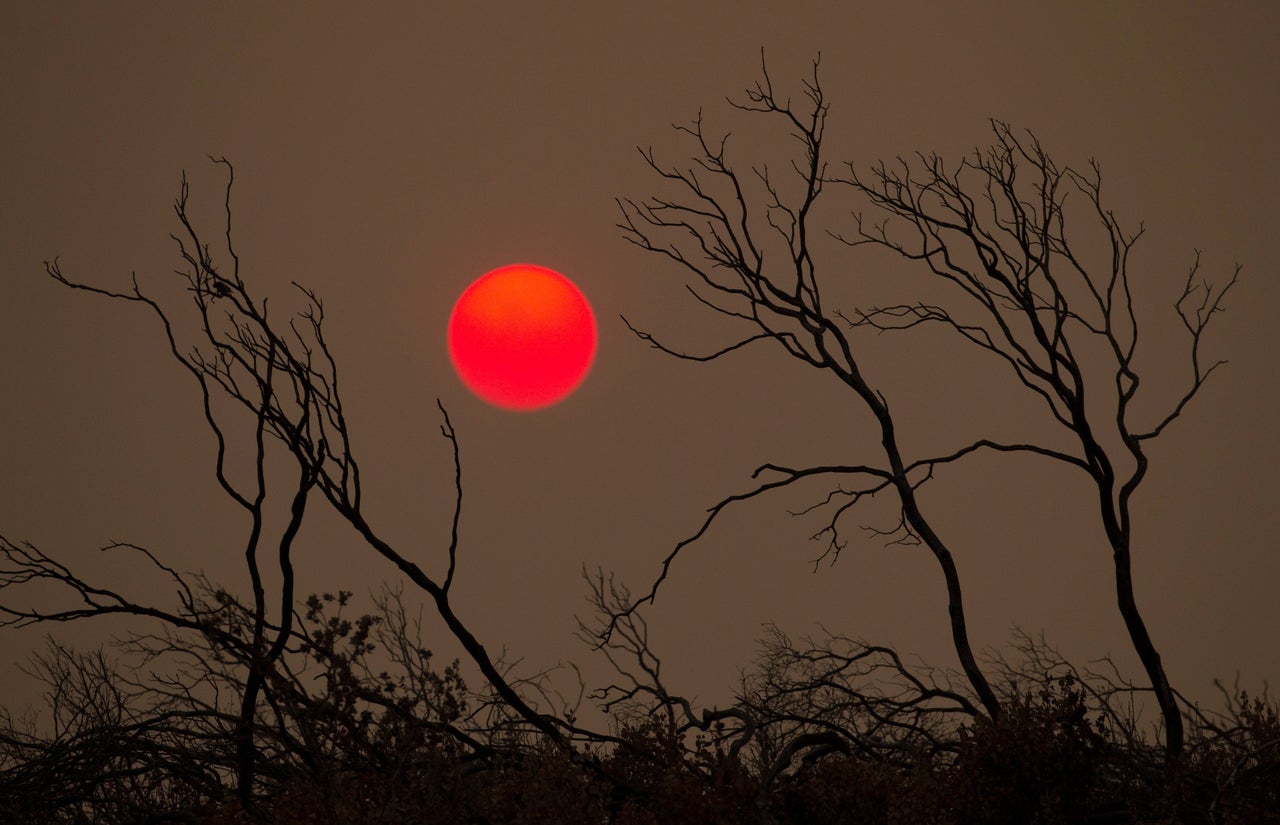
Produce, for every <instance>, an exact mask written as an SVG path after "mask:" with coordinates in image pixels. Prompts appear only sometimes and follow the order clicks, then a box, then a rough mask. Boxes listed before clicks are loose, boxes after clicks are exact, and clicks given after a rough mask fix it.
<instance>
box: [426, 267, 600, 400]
mask: <svg viewBox="0 0 1280 825" xmlns="http://www.w3.org/2000/svg"><path fill="white" fill-rule="evenodd" d="M595 354H596V320H595V316H594V315H593V314H592V312H591V305H590V304H588V303H587V299H586V298H585V297H584V296H583V294H582V292H581V291H580V290H579V289H578V288H577V287H576V286H574V285H573V282H572V281H570V280H569V279H568V278H566V277H565V276H563V275H561V274H560V273H559V272H555V271H554V270H551V269H547V268H546V267H541V266H533V265H532V264H512V265H511V266H504V267H500V268H498V269H495V270H493V271H492V272H488V273H485V274H484V275H482V276H480V277H479V278H477V279H476V281H475V282H474V283H473V284H471V286H469V287H467V289H466V291H464V292H463V293H462V297H460V298H458V302H457V303H456V304H454V306H453V314H452V315H450V316H449V358H450V359H451V360H452V361H453V367H454V369H455V370H457V372H458V377H459V378H461V379H462V383H464V384H466V385H467V388H468V389H470V390H471V391H472V392H473V393H475V394H476V395H477V396H479V397H480V398H482V399H484V400H485V401H488V402H489V403H490V404H493V405H495V406H498V407H502V408H504V409H508V410H536V409H541V408H543V407H548V406H550V405H552V404H555V403H556V402H558V401H561V400H563V399H564V398H565V397H566V396H568V395H569V394H570V393H571V392H573V391H574V390H575V389H577V387H578V385H579V384H581V383H582V380H583V379H584V378H586V376H587V371H588V370H589V369H590V368H591V362H592V359H594V358H595Z"/></svg>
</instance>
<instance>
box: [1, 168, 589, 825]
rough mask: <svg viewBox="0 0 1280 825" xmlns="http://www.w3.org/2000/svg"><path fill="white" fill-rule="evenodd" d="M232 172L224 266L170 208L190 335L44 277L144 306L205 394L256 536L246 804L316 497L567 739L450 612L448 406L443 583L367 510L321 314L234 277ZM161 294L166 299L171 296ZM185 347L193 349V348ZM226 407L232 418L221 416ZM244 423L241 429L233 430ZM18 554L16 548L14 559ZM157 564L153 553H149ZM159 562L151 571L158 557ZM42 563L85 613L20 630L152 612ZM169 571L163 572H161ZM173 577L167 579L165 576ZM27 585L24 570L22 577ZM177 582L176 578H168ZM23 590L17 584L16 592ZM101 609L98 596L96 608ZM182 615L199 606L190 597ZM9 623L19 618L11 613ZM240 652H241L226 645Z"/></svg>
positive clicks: (526, 710)
mask: <svg viewBox="0 0 1280 825" xmlns="http://www.w3.org/2000/svg"><path fill="white" fill-rule="evenodd" d="M215 162H216V163H218V164H220V165H222V166H224V167H225V168H226V169H227V172H228V181H227V185H226V192H225V198H224V207H225V213H226V227H225V232H224V245H225V251H226V261H227V263H226V264H225V265H224V264H222V263H219V262H218V261H216V260H215V256H214V254H213V253H212V252H211V249H210V247H209V245H208V244H207V243H206V242H205V241H204V240H202V238H201V236H200V234H199V233H198V231H197V229H196V227H195V226H194V225H193V223H192V220H191V217H190V214H189V212H188V196H189V186H188V183H187V179H186V176H185V175H184V176H183V179H182V186H181V192H180V195H179V197H178V199H177V201H176V203H175V205H174V210H175V213H176V215H177V218H178V221H179V223H180V224H181V226H182V230H183V232H182V234H181V235H173V236H172V237H173V238H174V240H175V241H176V242H177V243H178V248H179V252H180V254H181V256H182V259H183V261H184V263H185V269H183V270H181V271H179V272H178V275H179V277H181V278H182V279H184V281H185V284H186V291H187V292H188V293H189V295H190V300H191V302H192V304H193V306H194V309H195V315H194V319H195V323H194V332H193V331H192V330H191V329H188V328H187V327H188V326H190V324H186V325H184V321H183V315H182V311H181V309H180V307H179V306H174V305H172V302H169V301H168V300H167V299H165V298H161V297H155V295H153V293H151V292H149V291H147V290H145V289H144V288H143V287H142V286H141V285H140V284H139V282H138V280H137V277H136V276H135V277H134V279H133V285H132V288H131V289H130V290H129V291H123V292H122V291H115V290H111V289H107V288H104V287H100V286H96V285H92V284H89V283H85V282H81V281H78V280H73V279H72V278H69V277H68V276H67V275H65V274H64V272H63V270H62V268H61V266H60V265H59V263H58V261H57V260H53V261H51V262H47V263H46V265H45V266H46V270H47V272H48V274H49V275H50V277H52V278H53V279H55V280H56V281H58V282H59V283H62V284H64V285H66V286H68V287H71V288H73V289H77V290H83V291H87V292H91V293H94V294H96V295H100V296H104V297H108V298H112V299H117V300H121V301H126V302H129V303H136V304H141V305H143V306H145V307H146V308H148V309H149V310H150V311H151V312H152V313H153V314H154V315H155V316H156V317H157V318H158V319H159V321H160V322H161V325H162V326H163V329H164V332H165V335H166V337H167V340H168V345H169V349H170V352H171V353H172V355H173V357H174V359H175V360H176V361H177V362H178V363H179V364H180V365H181V366H182V367H183V368H184V369H186V370H187V372H188V373H190V374H191V376H192V377H193V378H194V379H195V381H196V383H197V385H198V386H199V388H200V392H201V396H202V399H203V407H204V415H205V419H206V422H207V424H208V427H209V429H210V430H211V431H212V433H213V434H214V436H215V438H216V441H217V454H216V460H215V472H216V475H217V479H218V482H219V484H220V485H221V487H222V489H223V491H224V492H225V493H226V494H227V495H228V496H229V497H230V498H231V499H232V500H233V501H234V502H235V503H236V504H237V505H239V506H240V507H241V508H242V509H243V510H244V511H245V512H246V513H247V515H248V519H249V527H248V531H247V533H248V535H247V537H246V544H245V551H244V555H245V563H246V566H247V568H248V572H249V577H250V583H251V587H252V592H253V611H252V615H253V617H254V618H253V632H252V636H251V639H250V640H249V641H248V645H249V648H248V654H249V655H247V656H246V661H247V663H248V667H249V673H248V677H247V679H246V682H245V686H244V692H243V696H242V702H241V708H240V723H239V726H238V742H237V752H238V754H239V757H238V762H239V769H238V774H239V778H238V781H239V787H240V794H241V798H242V801H243V802H244V804H245V805H246V807H248V806H249V805H250V804H251V802H252V786H253V781H252V780H253V761H254V746H253V741H252V730H253V725H252V720H253V718H254V714H255V710H256V708H257V705H258V700H259V696H260V693H261V691H262V688H263V682H264V679H265V678H266V675H267V674H268V672H270V670H271V668H272V665H273V663H275V662H276V661H277V660H278V659H279V658H280V656H281V654H282V653H283V651H284V649H285V646H286V645H287V643H288V641H289V639H290V638H291V635H292V632H293V628H292V624H293V620H294V604H295V594H294V576H293V565H292V561H291V551H292V547H293V543H294V540H295V538H296V537H297V534H298V531H299V529H300V528H301V526H302V524H303V520H304V518H305V516H306V512H307V506H308V503H309V502H310V501H311V499H312V498H313V497H314V496H315V495H316V494H318V495H319V496H320V497H321V498H322V499H323V500H324V501H326V502H327V503H328V504H329V505H330V506H331V507H332V508H333V510H334V511H336V512H337V513H338V514H339V515H340V516H341V517H342V518H343V519H344V520H345V521H346V522H347V523H348V524H350V525H351V527H352V528H353V529H354V530H355V531H356V532H357V533H358V534H359V535H360V536H361V538H362V539H363V540H364V541H365V543H366V544H367V545H368V546H369V548H371V549H372V550H373V551H374V552H376V553H377V554H378V555H380V556H382V557H383V558H385V559H386V560H388V561H389V562H391V563H392V564H393V565H394V566H395V567H396V568H397V569H398V570H399V571H400V573H402V574H403V575H404V576H405V577H406V578H407V579H408V580H409V581H410V582H412V583H413V585H414V586H415V587H417V588H418V589H420V590H421V591H422V592H424V593H425V594H426V595H427V596H429V597H430V599H431V600H432V602H433V603H434V605H435V608H436V612H437V613H438V614H439V616H440V618H441V619H443V621H444V623H445V625H446V626H447V627H448V629H449V631H450V632H451V633H452V634H453V636H454V637H455V638H456V639H457V640H458V641H459V642H460V643H461V645H462V647H463V648H464V649H465V650H466V652H467V654H468V655H469V656H470V658H471V659H472V660H473V661H474V662H475V664H476V666H477V667H478V668H479V669H480V671H481V673H482V674H483V675H484V678H485V679H486V680H487V681H488V683H489V684H490V685H491V686H492V687H493V689H494V691H495V692H496V693H497V695H498V697H499V698H500V699H501V701H502V702H503V703H504V704H505V706H506V707H508V708H509V709H510V710H511V711H512V712H513V713H515V714H516V716H517V717H518V718H520V719H521V720H523V722H524V723H525V724H527V725H528V726H530V728H531V729H532V730H535V731H537V732H539V733H540V734H542V735H545V736H547V737H550V738H551V739H552V740H553V741H557V742H559V741H562V740H564V738H565V734H566V732H567V729H566V726H565V723H564V722H563V721H562V720H560V719H558V718H557V717H554V716H551V715H548V714H544V713H542V712H540V711H538V710H536V709H535V708H534V707H532V706H531V705H530V704H529V701H528V700H527V699H526V698H525V697H523V696H521V695H520V693H519V691H517V690H516V688H515V687H513V685H512V684H511V682H510V678H509V676H508V675H506V674H504V673H503V672H502V670H501V668H500V666H499V664H498V663H496V662H495V660H494V659H493V658H492V657H491V656H490V655H489V653H488V652H487V651H486V650H485V648H484V646H483V645H482V644H481V643H480V641H479V640H478V639H477V638H476V637H475V636H474V635H473V634H472V632H471V631H470V630H469V629H468V627H467V626H466V624H465V623H464V622H463V620H462V619H461V617H459V616H458V614H457V612H456V611H455V609H454V606H453V604H452V602H451V601H450V594H451V589H452V586H453V583H454V580H455V576H456V574H457V569H458V551H459V548H458V525H459V520H460V518H461V508H462V465H461V462H460V459H459V450H458V440H457V437H456V435H455V432H454V429H453V426H452V423H451V422H450V420H449V416H448V413H447V412H446V411H445V410H444V407H443V406H442V405H441V406H440V414H441V416H442V418H443V423H442V424H441V433H442V435H443V436H444V438H445V439H447V440H448V441H449V442H450V444H451V446H452V449H453V459H454V481H455V499H454V510H453V517H452V522H451V528H450V532H449V535H448V536H447V539H446V540H445V541H444V542H442V546H441V552H440V557H441V559H442V560H444V561H445V562H446V567H445V572H444V575H443V577H437V576H433V575H430V574H428V573H427V572H426V571H424V570H423V568H422V567H420V566H419V565H418V564H417V563H415V562H414V561H411V560H410V558H409V557H408V556H407V555H405V554H404V553H403V552H401V551H400V550H399V549H397V548H396V547H395V546H394V545H393V544H392V543H391V542H390V541H389V540H387V539H385V538H384V537H383V536H382V535H381V534H379V532H378V531H377V530H376V528H375V527H374V526H373V525H371V524H370V523H369V522H368V520H367V519H366V517H365V515H364V510H363V508H362V498H361V497H362V486H361V479H360V465H359V463H358V461H357V458H356V455H355V453H354V451H353V448H352V444H351V433H350V430H349V427H348V422H347V418H346V415H345V412H344V408H343V403H342V398H341V394H340V384H339V379H338V368H337V363H336V361H335V360H334V358H333V355H332V353H331V351H330V349H329V345H328V343H327V342H326V340H325V337H324V330H323V321H324V307H323V304H322V303H321V301H320V299H319V298H318V297H317V296H316V295H315V293H314V292H312V291H311V290H309V289H307V288H306V287H303V286H301V285H299V284H297V283H296V282H295V284H294V286H295V287H296V288H297V289H298V290H299V292H300V293H301V295H302V297H303V299H304V302H305V305H304V308H303V309H302V310H301V311H300V312H299V313H297V314H296V315H295V316H293V317H290V318H288V319H287V320H286V321H285V322H284V324H283V325H279V324H277V322H276V321H275V319H274V317H273V316H271V315H270V314H269V312H268V302H267V300H266V299H258V298H256V297H255V296H254V295H253V294H252V293H251V292H250V290H249V289H248V287H247V286H246V283H245V281H244V280H243V279H242V277H241V273H240V258H239V256H238V255H237V253H236V251H235V247H234V244H233V239H232V224H231V191H232V185H233V183H234V170H233V169H232V166H231V164H230V163H229V162H228V161H227V160H225V159H216V160H215ZM156 294H163V291H161V292H160V293H156ZM188 338H191V339H194V340H193V341H191V342H188V340H187V339H188ZM226 401H230V402H231V405H230V409H228V406H227V405H226V403H225V402H226ZM237 416H239V418H237ZM246 420H247V421H249V422H252V424H251V426H252V439H253V445H254V450H255V462H254V471H253V473H252V478H251V480H250V481H249V482H248V483H244V482H243V481H236V480H234V479H233V478H232V477H231V474H230V473H228V470H227V453H228V442H229V440H230V439H232V438H233V436H231V435H230V434H229V433H230V431H231V429H232V428H235V427H236V426H243V425H244V423H245V421H246ZM271 445H279V446H281V447H283V451H284V453H285V454H287V455H288V456H289V457H290V458H291V459H292V462H293V464H294V466H295V469H296V480H295V481H293V482H292V483H291V484H290V485H289V487H288V489H289V490H291V493H290V497H291V503H290V507H289V516H288V519H287V522H286V524H285V526H284V528H283V529H282V530H281V531H280V532H279V534H278V535H277V536H275V537H274V538H271V537H268V536H267V535H266V533H265V527H264V521H265V519H264V502H265V501H266V497H267V491H268V487H269V486H270V485H271V484H272V483H274V481H275V480H274V478H272V477H271V473H270V472H269V470H268V453H269V451H270V449H271ZM269 543H274V545H275V547H276V555H277V563H278V565H279V570H280V575H281V582H282V584H281V588H280V592H279V594H278V602H277V606H276V609H275V611H274V612H275V614H276V619H275V622H274V624H273V623H272V622H271V621H269V615H270V614H271V612H272V611H271V610H270V608H269V606H268V603H267V596H266V592H265V590H264V587H263V582H262V573H261V568H260V565H261V559H260V554H261V553H262V552H263V551H264V550H265V549H266V548H267V546H268V544H269ZM12 549H20V548H12ZM148 555H150V554H148ZM152 560H153V561H156V560H155V559H154V557H153V558H152ZM20 562H21V563H23V564H30V563H35V564H37V566H39V565H46V566H45V567H43V568H41V570H42V572H40V573H38V574H35V575H44V576H51V577H53V578H59V577H61V579H62V580H63V581H64V582H65V583H68V584H71V585H72V586H73V587H74V588H76V589H78V590H79V591H80V592H81V594H82V595H84V596H85V598H86V601H88V603H89V604H88V606H87V607H85V608H82V609H80V610H78V611H73V612H71V613H63V614H58V615H54V616H43V615H38V614H35V613H27V614H23V615H17V616H13V618H14V619H16V620H18V621H25V622H29V621H53V620H66V619H70V618H81V617H85V616H91V615H102V614H104V613H110V612H118V611H125V612H134V613H138V612H143V613H146V612H147V611H146V610H143V609H141V608H139V607H138V606H137V605H132V604H129V603H127V600H125V599H123V598H122V597H120V596H118V595H116V594H103V593H102V592H101V591H96V590H95V589H94V588H92V587H90V586H89V585H87V583H83V582H80V581H79V580H77V579H73V578H72V577H71V574H70V572H69V571H66V570H64V569H54V568H51V567H49V566H47V565H49V564H53V562H52V560H50V559H48V558H47V557H45V558H43V559H36V560H35V561H34V562H33V561H32V559H25V560H22V559H20ZM156 563H157V564H159V562H158V561H156ZM164 569H165V570H169V569H168V568H167V567H166V568H164ZM169 572H170V573H172V572H173V571H169ZM22 575H31V573H30V571H29V570H28V572H27V573H25V574H19V578H20V577H21V576H22ZM173 575H174V576H175V577H176V576H177V574H176V573H174V574H173ZM12 581H15V580H11V582H12ZM100 597H104V598H100ZM184 606H185V607H186V608H187V609H188V611H190V610H191V608H192V602H191V599H190V594H189V593H188V594H187V596H186V597H184ZM11 615H12V614H11ZM149 615H152V616H154V617H155V618H160V619H162V620H164V621H167V622H169V623H171V624H175V625H177V626H183V627H193V622H194V621H195V620H193V619H190V618H186V617H181V616H178V615H177V614H174V613H164V612H163V611H154V610H153V611H151V612H150V613H149ZM231 641H234V643H235V644H240V643H241V640H229V643H230V642H231Z"/></svg>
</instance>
